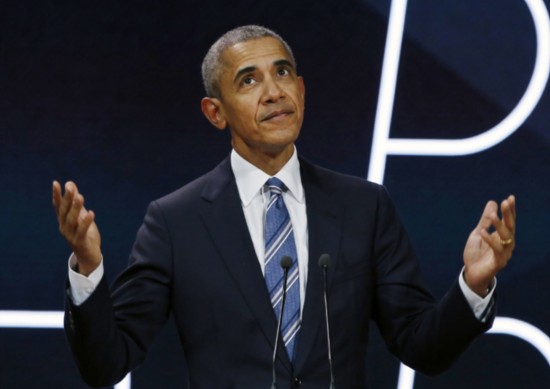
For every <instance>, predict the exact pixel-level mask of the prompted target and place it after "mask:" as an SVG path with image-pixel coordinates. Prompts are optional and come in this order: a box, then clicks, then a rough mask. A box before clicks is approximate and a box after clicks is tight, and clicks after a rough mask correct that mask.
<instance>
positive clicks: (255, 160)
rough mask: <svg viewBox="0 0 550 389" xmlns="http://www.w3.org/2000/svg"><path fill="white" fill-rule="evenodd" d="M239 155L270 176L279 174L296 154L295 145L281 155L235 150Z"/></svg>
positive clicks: (280, 153)
mask: <svg viewBox="0 0 550 389" xmlns="http://www.w3.org/2000/svg"><path fill="white" fill-rule="evenodd" d="M235 151H236V152H237V154H239V155H240V156H241V157H242V158H244V159H245V160H247V161H248V162H250V163H251V164H252V165H254V166H256V167H257V168H258V169H260V170H262V171H263V172H265V173H266V174H268V175H269V176H274V175H275V174H277V173H278V172H279V171H280V170H281V169H282V168H283V167H284V166H285V165H286V163H287V162H288V161H289V160H290V158H291V157H292V154H293V153H294V145H291V147H287V148H285V149H284V150H283V151H282V152H279V153H273V154H270V153H243V152H242V151H241V150H238V149H237V148H235Z"/></svg>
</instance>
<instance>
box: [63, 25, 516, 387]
mask: <svg viewBox="0 0 550 389" xmlns="http://www.w3.org/2000/svg"><path fill="white" fill-rule="evenodd" d="M203 79H204V81H205V87H206V91H207V96H208V97H205V98H204V99H203V100H202V110H203V112H204V114H205V116H206V118H207V119H208V120H209V121H210V122H211V123H212V124H213V125H214V126H215V127H217V128H218V129H225V128H227V127H228V128H229V129H230V131H231V139H232V146H233V151H232V153H231V155H230V156H229V157H228V158H226V159H225V160H224V161H222V162H221V163H220V165H218V166H217V167H216V168H215V169H214V170H212V171H211V172H209V173H207V174H206V175H204V176H202V177H200V178H199V179H197V180H195V181H193V182H191V183H189V184H188V185H186V186H184V187H182V188H181V189H179V190H177V191H176V192H174V193H171V194H169V195H167V196H165V197H163V198H161V199H159V200H156V201H154V202H152V203H151V204H150V206H149V208H148V211H147V214H146V216H145V219H144V222H143V225H142V227H141V228H140V230H139V232H138V235H137V238H136V242H135V244H134V247H133V250H132V253H131V256H130V263H129V266H128V268H127V269H126V270H125V271H124V272H123V273H122V274H121V275H120V276H119V277H118V278H117V280H116V281H115V283H114V285H113V286H112V288H111V290H109V288H108V286H107V283H106V281H105V277H104V275H103V265H102V255H101V249H100V235H99V232H98V229H97V226H96V224H95V223H94V218H95V215H94V213H93V211H91V210H87V209H86V208H85V207H84V198H83V196H82V195H81V194H80V193H79V192H78V189H77V187H76V185H75V184H74V183H72V182H68V183H67V184H65V194H62V190H61V185H60V184H59V183H58V182H54V184H53V205H54V208H55V209H56V213H57V217H58V221H59V227H60V231H61V233H62V235H63V236H64V237H65V238H66V239H67V241H68V243H69V245H70V246H71V248H72V250H73V255H72V256H71V259H70V273H69V285H68V298H67V307H66V315H65V328H66V332H67V336H68V338H69V341H70V344H71V347H72V350H73V353H74V355H75V357H76V360H77V364H78V366H79V369H80V370H81V373H82V375H83V377H84V378H85V380H86V381H87V382H88V383H90V384H92V385H98V386H99V385H108V384H113V383H115V382H117V381H118V380H120V379H122V378H123V377H124V375H125V374H126V373H127V372H128V371H130V370H131V369H133V368H134V367H135V366H136V365H137V364H138V363H140V362H141V361H142V360H143V358H144V357H145V354H146V351H147V349H148V347H149V345H150V344H151V342H152V340H153V338H154V336H155V334H156V333H157V331H158V330H159V329H160V327H161V326H162V325H163V324H164V323H165V321H166V320H167V318H168V315H169V314H170V312H173V313H174V317H175V320H176V325H177V327H178V331H179V334H180V338H181V343H182V347H183V349H184V352H185V356H186V361H187V363H188V371H189V382H190V387H192V388H208V389H210V388H261V387H268V385H269V384H270V382H271V370H272V361H271V358H272V353H273V349H274V339H275V333H276V329H277V316H278V315H279V314H280V313H279V312H280V311H278V310H277V309H276V308H274V307H273V306H272V301H270V294H269V292H268V288H266V281H265V280H264V273H266V272H267V266H266V265H265V263H264V256H265V255H266V252H267V251H268V248H267V247H266V246H265V245H264V243H266V242H264V240H267V239H268V238H267V237H264V219H266V220H267V219H268V218H269V217H268V216H267V213H268V212H269V211H268V210H266V208H267V209H269V205H268V204H270V201H271V200H270V199H272V198H273V197H270V196H273V191H272V189H270V187H269V188H268V187H266V185H265V183H266V181H267V180H268V179H270V178H271V177H276V178H277V179H279V180H280V181H282V182H283V183H284V185H283V189H282V192H283V193H282V194H281V196H282V199H284V204H286V207H285V206H284V207H285V209H288V210H287V211H286V210H285V212H287V219H288V220H290V221H291V222H289V224H288V225H289V226H291V229H290V230H289V231H290V234H289V235H287V237H288V236H291V237H292V246H293V250H295V254H293V255H292V257H293V258H291V259H292V261H293V264H292V268H293V269H296V272H295V274H296V282H295V285H296V286H297V287H298V289H299V301H298V302H297V304H298V312H299V313H298V321H297V326H296V328H297V330H296V331H295V332H293V334H292V336H291V338H292V339H291V341H292V340H293V341H294V342H295V346H294V347H293V348H292V349H290V348H288V343H287V340H284V341H281V344H280V346H279V349H278V354H277V361H276V371H277V380H278V385H279V387H280V388H291V387H298V386H300V387H303V388H321V387H327V386H328V383H329V382H330V373H329V364H328V359H327V351H326V350H327V334H326V330H325V320H324V311H323V309H324V308H323V275H322V272H321V270H320V269H319V268H318V267H317V259H318V258H319V257H320V256H321V254H324V253H326V254H329V255H330V257H331V258H332V262H331V264H330V267H329V270H328V280H329V289H328V291H329V302H330V313H329V316H330V324H331V334H330V335H331V344H332V350H333V366H334V376H335V383H336V385H337V386H338V387H339V388H364V387H366V386H367V379H366V373H365V369H364V364H365V363H364V362H365V355H366V348H367V340H368V330H369V322H370V320H371V319H372V320H374V321H375V323H376V324H377V325H378V327H379V328H380V331H381V333H382V336H383V337H384V339H385V341H386V343H387V345H388V347H389V349H390V351H392V353H394V354H395V355H396V356H398V357H399V358H400V359H401V360H402V361H403V362H404V363H406V364H408V365H409V366H411V367H413V368H415V369H417V370H419V371H422V372H425V373H428V374H432V373H437V372H440V371H442V370H444V369H446V368H447V367H448V366H449V365H450V364H451V363H452V362H453V361H454V360H455V359H456V358H457V357H458V355H459V354H460V353H461V352H462V351H463V350H464V349H465V348H466V347H467V346H468V344H469V343H470V342H471V341H472V340H473V339H474V338H476V337H477V336H478V335H480V334H481V333H483V332H484V331H485V330H487V329H488V328H489V327H490V325H491V322H492V319H493V317H494V309H495V306H494V296H493V292H494V278H495V275H496V274H497V272H498V271H499V270H500V269H502V268H503V267H504V266H506V264H507V262H508V260H509V259H510V258H511V255H512V251H513V248H514V232H515V199H514V197H513V196H510V197H509V198H507V199H506V200H504V201H503V202H502V203H501V206H500V210H501V213H502V218H499V217H498V214H497V212H498V210H499V209H498V205H497V204H496V203H495V202H493V201H490V202H488V203H487V205H486V207H485V210H484V211H483V214H482V216H481V219H480V221H479V224H478V225H477V226H476V228H475V229H474V230H473V231H472V233H471V234H470V236H469V238H468V241H467V243H466V247H465V250H464V269H463V271H462V272H461V274H460V276H459V277H457V281H456V282H455V283H454V284H453V285H452V286H451V288H450V289H449V291H448V293H447V294H446V296H445V297H444V298H443V299H442V301H440V302H439V303H438V302H436V301H435V300H434V299H433V297H432V296H431V295H430V293H429V292H428V291H427V290H426V288H425V287H424V286H423V282H422V280H421V276H420V271H419V267H418V263H417V260H416V258H415V256H414V252H413V249H412V246H411V243H410V241H409V239H408V237H407V234H406V232H405V230H404V228H403V226H402V225H401V223H400V221H399V218H398V216H397V213H396V211H395V209H394V207H393V205H392V203H391V201H390V199H389V196H388V194H387V193H386V191H385V189H384V188H383V187H381V186H378V185H376V184H373V183H369V182H367V181H365V180H362V179H359V178H354V177H349V176H345V175H342V174H338V173H335V172H331V171H328V170H325V169H322V168H320V167H317V166H314V165H312V164H310V163H309V162H307V161H306V160H304V159H302V158H301V157H298V156H297V152H296V149H295V147H294V142H295V140H296V139H297V137H298V134H299V132H300V128H301V125H302V120H303V112H304V96H305V87H304V82H303V79H302V78H301V77H300V76H298V75H297V73H296V66H295V61H294V58H293V55H292V52H291V50H290V48H289V47H288V45H287V44H286V43H285V42H284V41H283V40H282V39H281V37H279V36H278V35H277V34H275V33H273V32H272V31H270V30H267V29H265V28H263V27H258V26H245V27H240V28H238V29H235V30H232V31H230V32H228V33H227V34H225V35H224V36H223V37H222V38H220V40H218V41H217V42H216V43H215V44H214V45H213V46H212V48H211V49H210V51H209V52H208V54H207V56H206V58H205V60H204V62H203ZM491 227H492V228H493V229H494V231H493V232H489V231H488V229H489V228H491ZM266 229H267V227H266ZM293 252H294V251H293ZM276 260H277V261H278V260H279V258H277V259H276ZM266 278H267V276H266ZM285 314H286V310H285ZM285 346H286V347H285Z"/></svg>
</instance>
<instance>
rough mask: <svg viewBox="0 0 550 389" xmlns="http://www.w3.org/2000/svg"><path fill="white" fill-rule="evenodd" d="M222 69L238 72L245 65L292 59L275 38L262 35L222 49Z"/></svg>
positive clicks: (275, 62) (290, 60) (254, 65)
mask: <svg viewBox="0 0 550 389" xmlns="http://www.w3.org/2000/svg"><path fill="white" fill-rule="evenodd" d="M221 58H222V61H223V68H224V71H230V72H232V73H236V72H238V71H239V70H240V69H242V68H245V67H258V66H260V65H262V64H265V61H268V64H269V65H276V64H277V62H280V61H282V60H286V61H287V62H288V63H290V64H292V59H291V56H290V54H289V53H288V51H287V50H286V48H285V47H284V45H283V44H282V43H281V42H280V41H279V40H278V39H276V38H273V37H264V38H259V39H253V40H249V41H245V42H239V43H236V44H234V45H233V46H230V47H228V48H227V49H225V50H224V52H223V54H222V56H221Z"/></svg>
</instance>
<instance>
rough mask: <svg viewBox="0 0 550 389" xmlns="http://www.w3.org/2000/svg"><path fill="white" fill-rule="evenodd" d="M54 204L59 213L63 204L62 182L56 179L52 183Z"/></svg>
mask: <svg viewBox="0 0 550 389" xmlns="http://www.w3.org/2000/svg"><path fill="white" fill-rule="evenodd" d="M52 205H53V208H54V209H55V212H56V213H59V206H60V205H61V184H59V182H57V181H54V182H53V184H52Z"/></svg>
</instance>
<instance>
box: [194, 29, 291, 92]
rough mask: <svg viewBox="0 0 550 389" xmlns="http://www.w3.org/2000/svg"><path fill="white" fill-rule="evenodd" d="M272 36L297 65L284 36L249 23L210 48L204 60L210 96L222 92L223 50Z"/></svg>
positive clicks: (225, 35) (226, 34) (203, 74)
mask: <svg viewBox="0 0 550 389" xmlns="http://www.w3.org/2000/svg"><path fill="white" fill-rule="evenodd" d="M265 37H272V38H275V39H277V40H279V42H281V43H282V44H283V46H284V48H285V49H286V51H288V54H289V55H290V59H291V61H292V65H293V66H294V67H296V61H295V60H294V55H293V54H292V50H291V49H290V46H289V45H288V44H287V43H286V42H285V41H284V39H283V38H281V36H280V35H279V34H277V33H276V32H274V31H272V30H270V29H268V28H266V27H263V26H257V25H248V26H241V27H237V28H235V29H233V30H231V31H228V32H226V33H225V34H223V35H222V36H221V37H220V38H219V39H218V40H217V41H216V42H215V43H214V44H213V45H212V46H211V47H210V49H209V50H208V53H206V56H205V57H204V60H203V61H202V67H201V71H202V82H203V84H204V89H205V91H206V95H207V96H208V97H216V98H220V97H221V93H220V89H219V79H220V75H221V68H222V65H223V64H222V59H221V56H222V54H223V52H224V51H225V50H226V49H227V48H229V47H231V46H233V45H236V44H237V43H242V42H247V41H251V40H255V39H260V38H265Z"/></svg>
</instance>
